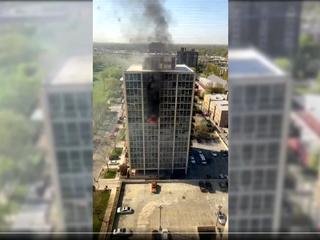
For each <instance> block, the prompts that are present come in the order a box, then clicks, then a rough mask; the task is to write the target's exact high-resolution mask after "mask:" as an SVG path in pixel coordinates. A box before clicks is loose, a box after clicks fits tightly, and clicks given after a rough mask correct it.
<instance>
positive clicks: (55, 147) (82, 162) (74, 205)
mask: <svg viewBox="0 0 320 240" xmlns="http://www.w3.org/2000/svg"><path fill="white" fill-rule="evenodd" d="M44 103H45V106H46V107H45V108H46V109H47V116H46V124H47V126H48V129H49V132H50V133H51V134H50V135H51V138H50V139H51V140H50V141H51V142H52V146H51V152H52V157H53V164H54V165H55V166H54V169H56V174H55V176H56V179H55V181H57V185H58V192H59V194H58V195H59V196H60V200H59V202H60V205H61V207H62V213H63V216H62V217H63V222H64V224H63V227H62V228H63V229H64V230H65V231H91V230H92V218H91V217H90V216H91V215H92V214H91V212H92V207H91V206H92V184H91V183H92V133H91V122H92V119H91V92H90V87H89V86H88V87H84V88H80V89H77V88H76V86H74V87H70V86H69V87H64V86H61V87H52V86H50V85H49V86H46V88H45V93H44Z"/></svg>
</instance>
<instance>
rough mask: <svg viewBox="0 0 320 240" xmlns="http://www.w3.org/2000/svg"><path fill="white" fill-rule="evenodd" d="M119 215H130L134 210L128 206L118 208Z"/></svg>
mask: <svg viewBox="0 0 320 240" xmlns="http://www.w3.org/2000/svg"><path fill="white" fill-rule="evenodd" d="M117 213H119V214H130V213H133V209H132V208H131V207H128V206H124V207H118V208H117Z"/></svg>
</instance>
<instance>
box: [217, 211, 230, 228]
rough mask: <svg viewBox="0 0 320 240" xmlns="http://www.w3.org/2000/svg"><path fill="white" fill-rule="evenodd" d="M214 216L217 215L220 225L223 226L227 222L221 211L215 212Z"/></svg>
mask: <svg viewBox="0 0 320 240" xmlns="http://www.w3.org/2000/svg"><path fill="white" fill-rule="evenodd" d="M216 215H217V218H218V222H219V223H220V224H221V225H225V224H226V222H227V216H226V215H225V214H224V213H223V212H221V211H218V212H216Z"/></svg>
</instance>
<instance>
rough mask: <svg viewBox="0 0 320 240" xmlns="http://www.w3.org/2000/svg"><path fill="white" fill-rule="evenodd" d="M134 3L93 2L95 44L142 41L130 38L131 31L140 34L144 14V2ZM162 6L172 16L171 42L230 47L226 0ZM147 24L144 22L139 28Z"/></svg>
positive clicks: (178, 0) (121, 0)
mask: <svg viewBox="0 0 320 240" xmlns="http://www.w3.org/2000/svg"><path fill="white" fill-rule="evenodd" d="M132 4H133V3H132V2H130V4H129V1H126V0H118V1H116V0H109V1H103V0H94V2H93V9H94V12H93V41H94V42H113V43H129V42H139V41H135V40H132V41H130V37H128V35H129V34H130V32H133V31H134V30H136V32H138V30H139V29H138V28H139V20H140V23H141V15H142V12H143V9H142V8H141V2H139V4H138V2H137V4H136V5H132ZM135 6H136V7H135ZM163 6H164V8H165V9H166V10H167V12H168V14H169V27H168V30H169V32H170V33H171V35H172V43H184V44H217V45H218V44H219V45H220V44H221V45H227V44H228V1H227V0H214V1H208V0H190V1H188V3H187V4H186V2H185V1H184V0H175V1H164V5H163ZM140 12H141V15H140ZM132 15H133V16H135V15H137V19H135V18H132ZM135 25H137V27H135ZM144 25H145V23H144V22H142V23H141V24H140V29H143V28H144ZM133 29H134V30H133ZM128 33H129V34H128ZM144 33H145V32H144V29H143V30H141V35H143V34H144ZM136 35H137V34H136ZM140 42H147V41H140Z"/></svg>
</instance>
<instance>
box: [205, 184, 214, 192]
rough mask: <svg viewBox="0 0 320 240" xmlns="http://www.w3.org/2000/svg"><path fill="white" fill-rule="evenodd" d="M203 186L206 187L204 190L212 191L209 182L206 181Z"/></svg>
mask: <svg viewBox="0 0 320 240" xmlns="http://www.w3.org/2000/svg"><path fill="white" fill-rule="evenodd" d="M204 184H205V186H206V189H208V191H209V192H212V191H213V188H212V184H211V183H210V182H209V181H206V182H205V183H204Z"/></svg>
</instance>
